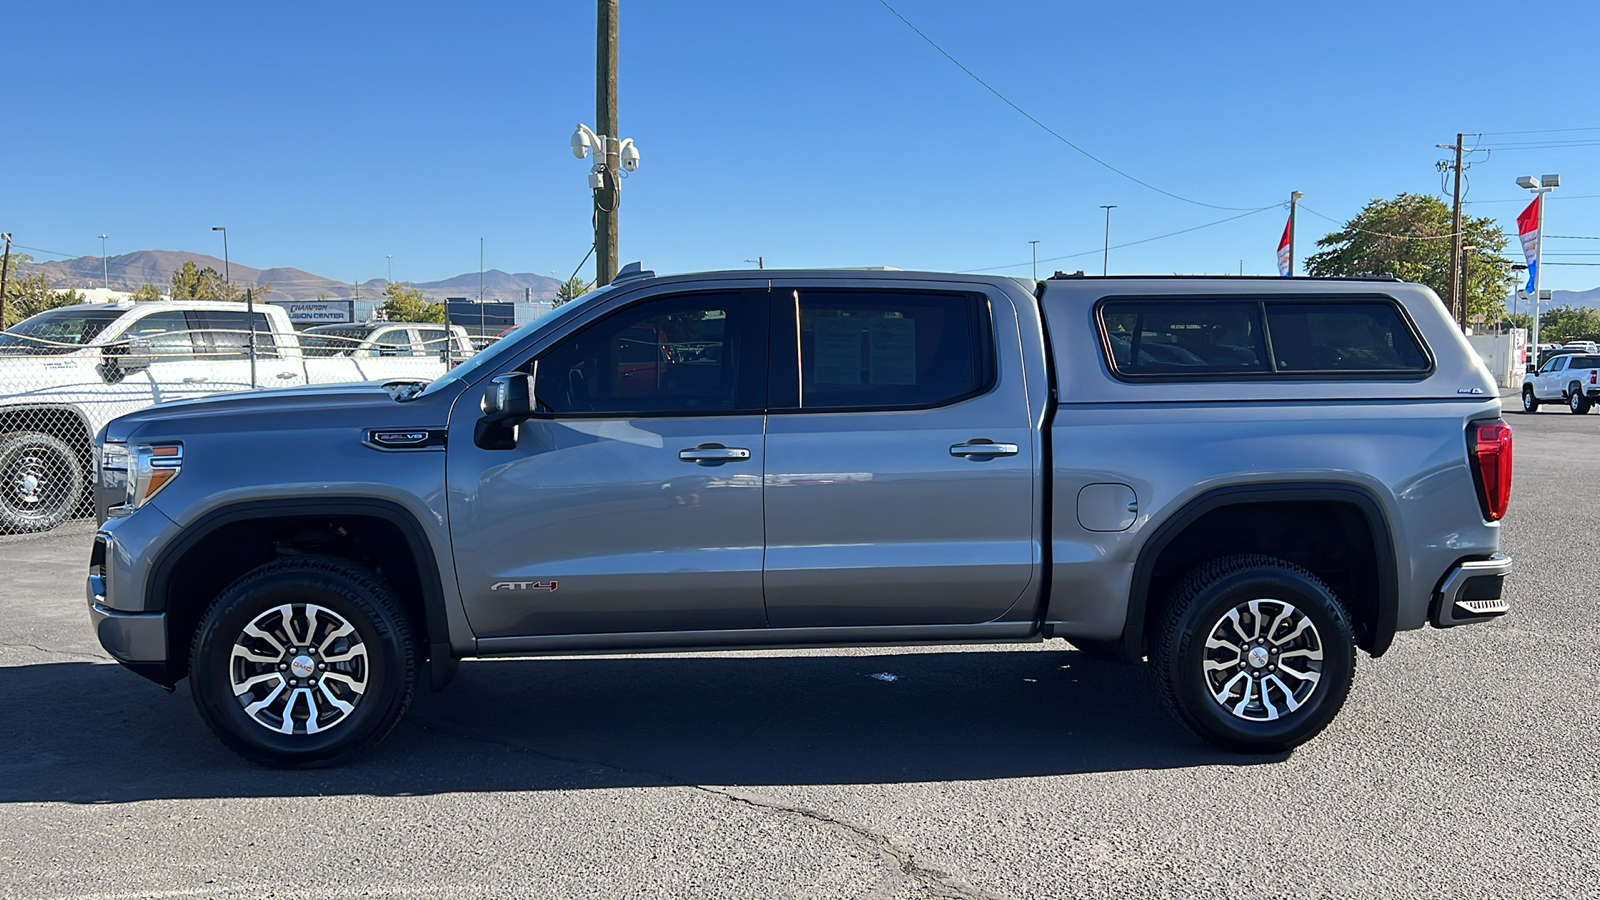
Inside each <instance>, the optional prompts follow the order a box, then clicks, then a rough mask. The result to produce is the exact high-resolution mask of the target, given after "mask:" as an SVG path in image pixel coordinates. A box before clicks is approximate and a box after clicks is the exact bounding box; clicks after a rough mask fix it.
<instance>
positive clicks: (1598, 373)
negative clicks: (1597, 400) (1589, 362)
mask: <svg viewBox="0 0 1600 900" xmlns="http://www.w3.org/2000/svg"><path fill="white" fill-rule="evenodd" d="M1596 376H1600V369H1590V370H1589V383H1590V384H1596V383H1597V382H1596V381H1595V377H1596Z"/></svg>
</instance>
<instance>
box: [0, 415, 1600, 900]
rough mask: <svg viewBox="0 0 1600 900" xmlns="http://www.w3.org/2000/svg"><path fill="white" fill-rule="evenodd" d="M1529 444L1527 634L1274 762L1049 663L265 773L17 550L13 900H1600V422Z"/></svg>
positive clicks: (1517, 551)
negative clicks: (142, 671)
mask: <svg viewBox="0 0 1600 900" xmlns="http://www.w3.org/2000/svg"><path fill="white" fill-rule="evenodd" d="M1511 402H1512V403H1515V400H1514V399H1513V400H1512V401H1511ZM1507 419H1508V421H1510V422H1511V423H1512V425H1513V426H1514V427H1515V429H1516V470H1515V475H1514V489H1513V500H1512V506H1511V512H1510V514H1509V516H1508V517H1507V519H1506V528H1505V535H1504V538H1505V539H1504V542H1503V549H1505V550H1506V551H1507V552H1509V553H1510V554H1511V555H1512V556H1513V557H1514V558H1515V560H1516V563H1517V570H1516V572H1515V573H1514V574H1513V576H1512V577H1511V579H1510V580H1509V581H1508V585H1509V596H1510V597H1511V599H1512V601H1513V603H1514V610H1513V612H1512V613H1511V614H1510V615H1509V616H1507V617H1505V618H1503V619H1500V620H1498V621H1495V622H1492V623H1489V624H1483V625H1476V626H1470V627H1463V628H1457V629H1454V630H1452V631H1448V632H1441V631H1435V630H1431V629H1430V630H1423V631H1419V632H1406V633H1402V634H1401V635H1400V636H1399V637H1398V638H1397V639H1396V641H1395V645H1394V647H1393V648H1392V649H1391V650H1390V651H1389V652H1388V654H1386V655H1385V656H1384V657H1383V658H1382V659H1378V660H1371V659H1367V658H1365V657H1363V658H1362V659H1361V662H1360V665H1359V667H1358V670H1357V674H1356V683H1355V687H1354V690H1353V691H1352V693H1351V696H1350V699H1349V701H1348V703H1347V704H1346V706H1345V709H1344V711H1343V713H1342V714H1341V715H1340V716H1339V718H1338V719H1337V720H1335V722H1334V723H1333V725H1332V726H1331V727H1330V728H1329V729H1328V730H1327V731H1326V732H1325V733H1323V735H1322V736H1321V737H1319V738H1318V739H1316V740H1314V741H1313V742H1311V743H1310V744H1308V745H1306V746H1304V747H1301V748H1299V749H1298V750H1296V751H1294V752H1293V753H1290V754H1281V755H1276V756H1269V757H1238V756H1232V755H1229V754H1226V753H1222V752H1220V751H1217V750H1215V749H1212V748H1211V747H1209V746H1208V745H1205V744H1203V743H1201V742H1199V741H1198V740H1197V739H1196V738H1194V737H1193V736H1191V735H1190V733H1189V732H1188V731H1187V730H1185V729H1183V728H1181V727H1179V726H1177V725H1175V724H1173V723H1172V722H1170V721H1169V720H1168V719H1167V718H1166V717H1165V715H1164V714H1163V713H1162V711H1161V709H1160V706H1159V703H1158V700H1157V695H1156V690H1155V686H1154V684H1153V681H1152V679H1150V678H1149V677H1148V674H1147V673H1146V672H1145V671H1144V669H1143V668H1142V667H1137V666H1127V665H1118V664H1111V663H1103V662H1096V661H1093V660H1090V659H1087V658H1086V657H1084V656H1083V655H1082V654H1079V653H1077V652H1075V651H1073V650H1072V649H1070V648H1069V647H1068V646H1067V645H1065V644H1063V643H1062V642H1060V641H1050V642H1046V643H1043V644H1034V645H1024V646H1016V647H963V648H945V647H933V648H911V649H897V650H854V651H808V652H786V653H778V652H761V653H723V654H703V655H686V656H653V657H634V658H577V659H558V660H553V659H542V660H509V661H494V662H469V663H465V664H463V666H462V671H461V674H460V676H459V677H458V678H457V680H456V682H455V683H454V684H453V685H452V686H451V687H450V688H449V690H447V691H445V692H443V693H440V694H430V693H423V694H421V695H419V698H418V702H417V703H416V704H415V705H414V706H413V708H412V711H411V713H410V714H409V715H408V716H407V718H406V719H405V720H404V721H403V722H402V723H401V725H400V726H399V728H398V729H396V731H395V732H394V734H393V735H391V736H390V738H389V739H388V740H387V741H386V742H385V743H384V744H382V745H381V746H380V747H379V748H378V750H377V752H375V753H373V754H371V755H369V756H367V757H364V758H362V759H360V760H359V761H357V762H355V763H353V764H350V765H348V766H345V767H343V768H338V769H325V770H315V771H297V772H281V771H273V770H265V769H259V768H255V767H253V766H251V765H249V764H247V763H245V762H243V761H241V760H240V759H238V758H236V757H234V756H233V755H232V754H230V753H229V752H228V751H227V750H225V749H224V748H223V747H222V745H221V744H220V743H218V742H217V741H216V740H215V739H214V738H212V736H211V735H210V734H209V733H208V732H207V731H206V730H205V726H204V725H203V724H201V722H200V719H199V718H198V717H197V715H196V714H195V711H194V709H193V707H192V705H191V703H190V701H189V697H188V693H187V691H186V689H185V687H184V686H183V685H180V686H179V687H178V689H177V691H176V693H174V694H171V695H169V694H167V693H165V692H163V691H162V690H160V689H159V688H157V687H155V686H154V685H152V684H150V683H148V682H146V681H144V680H143V679H141V678H139V677H138V676H135V675H133V674H132V673H130V672H127V671H124V670H123V669H122V668H121V667H119V666H117V665H115V664H113V663H111V662H110V661H109V660H108V659H107V658H106V657H105V655H104V654H103V652H102V651H101V650H100V648H99V646H98V644H97V643H96V642H95V640H94V637H93V635H92V634H91V633H90V631H89V627H88V620H87V614H86V612H85V607H84V600H83V587H82V584H83V573H84V572H83V570H84V565H85V562H86V560H87V555H88V548H89V543H90V540H91V537H92V534H93V530H92V526H90V525H89V524H87V523H73V524H71V525H69V526H67V527H66V528H63V529H61V530H59V531H58V532H56V533H53V534H49V535H44V536H35V537H22V536H18V537H8V538H0V573H3V574H0V896H4V897H29V898H34V897H40V898H57V897H61V898H65V897H74V898H142V897H308V898H309V897H375V898H383V897H693V898H708V897H726V898H741V900H743V898H754V897H806V898H810V897H819V898H835V897H837V898H867V897H871V898H884V900H892V898H921V897H960V898H965V897H1017V898H1023V897H1028V898H1033V897H1037V898H1061V897H1180V896H1181V897H1199V896H1208V897H1240V898H1253V900H1260V898H1267V897H1307V898H1309V897H1430V898H1435V897H1509V896H1550V897H1557V896H1560V897H1597V896H1600V701H1597V697H1596V695H1597V691H1600V626H1597V621H1600V620H1597V617H1596V614H1595V610H1596V586H1597V585H1600V554H1597V553H1596V552H1595V543H1596V540H1597V539H1600V503H1596V502H1594V500H1593V499H1592V498H1591V497H1590V494H1591V493H1593V492H1594V491H1595V490H1596V489H1597V488H1600V415H1587V416H1581V417H1580V416H1572V415H1569V414H1567V413H1565V412H1557V411H1546V412H1542V413H1539V414H1537V415H1531V416H1530V415H1521V414H1515V413H1508V415H1507Z"/></svg>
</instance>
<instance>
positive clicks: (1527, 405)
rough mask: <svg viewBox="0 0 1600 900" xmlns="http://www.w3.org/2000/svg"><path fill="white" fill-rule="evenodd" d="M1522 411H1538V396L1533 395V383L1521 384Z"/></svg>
mask: <svg viewBox="0 0 1600 900" xmlns="http://www.w3.org/2000/svg"><path fill="white" fill-rule="evenodd" d="M1522 411H1523V412H1525V413H1536V412H1538V411H1539V398H1538V397H1537V396H1535V395H1534V393H1533V385H1531V384H1525V385H1523V386H1522Z"/></svg>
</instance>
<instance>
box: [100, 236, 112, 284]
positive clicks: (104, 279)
mask: <svg viewBox="0 0 1600 900" xmlns="http://www.w3.org/2000/svg"><path fill="white" fill-rule="evenodd" d="M108 271H109V269H108V268H107V267H106V236H105V235H103V234H102V235H100V287H102V288H105V289H106V290H110V289H111V285H110V284H109V282H110V281H111V276H110V275H108V274H107V272H108Z"/></svg>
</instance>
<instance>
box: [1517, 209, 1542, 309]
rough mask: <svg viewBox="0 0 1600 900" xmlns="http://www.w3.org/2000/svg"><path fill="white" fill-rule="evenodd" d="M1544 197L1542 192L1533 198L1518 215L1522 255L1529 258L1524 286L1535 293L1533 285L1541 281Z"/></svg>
mask: <svg viewBox="0 0 1600 900" xmlns="http://www.w3.org/2000/svg"><path fill="white" fill-rule="evenodd" d="M1543 199H1544V195H1543V194H1540V195H1538V196H1536V197H1534V198H1533V202H1532V203H1529V204H1528V208H1527V209H1525V210H1523V211H1522V215H1520V216H1517V234H1518V235H1519V236H1520V237H1521V238H1522V255H1523V256H1525V257H1527V258H1528V286H1527V287H1526V288H1524V290H1526V291H1527V292H1528V293H1530V294H1531V293H1533V286H1534V285H1535V284H1538V283H1539V228H1540V226H1542V225H1543V224H1544V216H1542V215H1540V212H1541V211H1540V209H1539V201H1541V200H1543Z"/></svg>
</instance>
